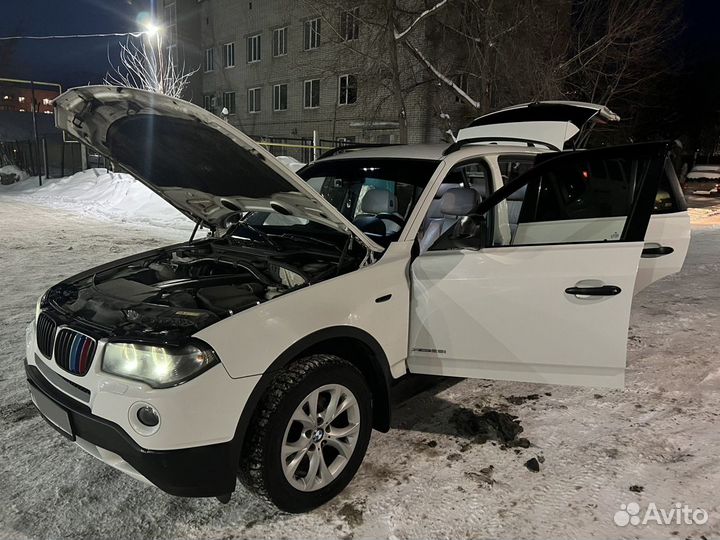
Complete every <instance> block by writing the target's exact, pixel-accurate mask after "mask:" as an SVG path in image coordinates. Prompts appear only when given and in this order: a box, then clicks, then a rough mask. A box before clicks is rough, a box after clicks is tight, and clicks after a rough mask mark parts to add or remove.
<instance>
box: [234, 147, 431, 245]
mask: <svg viewBox="0 0 720 540" xmlns="http://www.w3.org/2000/svg"><path fill="white" fill-rule="evenodd" d="M437 166H438V162H437V161H435V160H421V159H391V158H379V159H377V158H376V159H368V158H357V159H352V158H344V159H333V160H327V161H319V162H317V163H313V164H311V165H309V166H307V167H305V168H304V169H302V170H301V171H299V172H298V174H299V175H300V176H301V177H302V178H303V179H304V180H305V181H307V183H308V184H309V185H310V186H311V187H312V188H313V189H315V190H316V191H317V192H318V193H320V194H321V195H322V196H323V197H324V198H325V199H326V200H327V201H328V202H330V204H332V205H333V206H334V207H335V208H337V209H338V211H340V213H342V214H343V216H345V217H346V218H347V219H348V220H349V221H352V222H353V223H354V224H355V225H356V226H357V227H358V228H359V229H360V230H361V231H362V232H363V233H365V234H366V235H367V236H368V237H370V238H372V239H373V240H375V241H376V242H377V243H378V244H380V245H382V246H385V247H386V246H388V245H389V244H390V242H393V241H395V240H397V239H398V238H399V237H400V233H401V231H402V229H403V227H404V226H405V223H406V221H407V219H408V217H409V216H410V213H411V212H412V210H413V208H414V207H415V204H416V203H417V200H418V198H419V197H420V194H421V193H422V191H423V189H425V186H426V185H427V183H428V181H429V180H430V177H431V176H432V174H433V172H434V171H435V169H436V168H437ZM246 221H248V222H249V223H250V224H252V226H253V227H256V228H261V229H263V230H265V231H266V232H272V233H277V232H281V231H286V232H291V233H293V234H303V235H312V236H314V237H315V238H325V239H326V240H329V239H330V238H329V235H330V236H332V235H331V233H330V232H329V231H328V230H327V228H326V227H324V226H322V225H319V224H317V223H312V222H310V221H308V220H307V219H302V218H297V217H292V216H284V215H281V214H275V213H258V212H254V213H252V215H251V216H247V217H246Z"/></svg>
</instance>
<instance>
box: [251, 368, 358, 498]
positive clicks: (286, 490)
mask: <svg viewBox="0 0 720 540" xmlns="http://www.w3.org/2000/svg"><path fill="white" fill-rule="evenodd" d="M371 431H372V396H371V392H370V389H369V388H368V385H367V382H366V381H365V378H364V377H363V375H362V373H360V371H358V369H357V368H356V367H355V366H353V365H352V364H351V363H350V362H347V361H346V360H343V359H341V358H338V357H337V356H331V355H325V354H317V355H312V356H308V357H307V358H303V359H301V360H298V361H297V362H295V363H293V364H292V365H291V366H289V367H288V368H286V369H285V370H284V371H282V372H281V373H279V374H278V375H277V377H276V378H275V380H274V381H273V382H272V384H271V385H270V388H269V389H268V391H267V392H266V394H265V396H264V397H263V399H262V400H261V403H260V405H259V407H258V411H257V412H256V414H255V417H254V420H253V423H252V424H251V426H250V431H249V433H248V436H247V437H246V439H245V440H246V444H245V448H244V451H243V457H242V459H241V463H240V479H241V480H242V482H243V483H244V484H245V485H246V486H247V487H248V488H250V489H251V490H252V491H254V492H255V493H257V494H259V495H260V496H262V497H264V498H266V499H268V500H269V501H270V502H272V503H273V504H275V505H276V506H277V507H278V508H280V509H281V510H285V511H287V512H305V511H308V510H311V509H313V508H316V507H317V506H320V505H321V504H323V503H325V502H327V501H329V500H330V499H332V498H333V497H334V496H335V495H337V494H338V493H340V491H342V490H343V489H344V488H345V486H346V485H347V484H348V483H350V480H352V478H353V476H354V475H355V473H356V472H357V470H358V468H359V467H360V463H362V460H363V457H364V456H365V451H366V450H367V445H368V442H369V440H370V432H371Z"/></svg>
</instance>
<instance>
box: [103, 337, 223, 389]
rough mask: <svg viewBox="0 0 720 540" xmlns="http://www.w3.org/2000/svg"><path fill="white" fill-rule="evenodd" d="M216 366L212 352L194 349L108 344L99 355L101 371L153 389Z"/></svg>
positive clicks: (172, 383)
mask: <svg viewBox="0 0 720 540" xmlns="http://www.w3.org/2000/svg"><path fill="white" fill-rule="evenodd" d="M217 363H218V359H217V356H216V355H215V353H214V352H213V351H212V350H210V349H203V348H200V347H196V346H195V345H187V346H185V347H179V348H173V347H157V346H152V345H140V344H136V343H108V344H107V345H106V346H105V351H104V353H103V360H102V370H103V371H104V372H106V373H112V374H113V375H119V376H120V377H126V378H128V379H135V380H137V381H142V382H144V383H147V384H149V385H150V386H152V387H153V388H167V387H169V386H175V385H178V384H180V383H183V382H185V381H187V380H188V379H192V378H193V377H196V376H197V375H199V374H200V373H202V372H203V371H205V370H206V369H207V368H209V367H210V366H213V365H215V364H217Z"/></svg>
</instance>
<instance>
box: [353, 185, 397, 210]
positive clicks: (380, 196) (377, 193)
mask: <svg viewBox="0 0 720 540" xmlns="http://www.w3.org/2000/svg"><path fill="white" fill-rule="evenodd" d="M397 206H398V204H397V197H395V195H393V194H392V193H390V192H389V191H388V190H386V189H378V188H376V189H371V190H370V191H368V192H367V193H365V196H364V197H363V199H362V203H361V205H360V210H361V211H362V212H365V213H366V214H392V213H394V212H397Z"/></svg>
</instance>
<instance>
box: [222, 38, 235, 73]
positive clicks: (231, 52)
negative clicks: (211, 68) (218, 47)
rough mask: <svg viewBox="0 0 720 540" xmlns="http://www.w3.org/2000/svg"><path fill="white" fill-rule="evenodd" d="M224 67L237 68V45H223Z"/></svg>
mask: <svg viewBox="0 0 720 540" xmlns="http://www.w3.org/2000/svg"><path fill="white" fill-rule="evenodd" d="M223 66H225V67H226V68H231V67H235V43H226V44H225V45H223Z"/></svg>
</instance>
